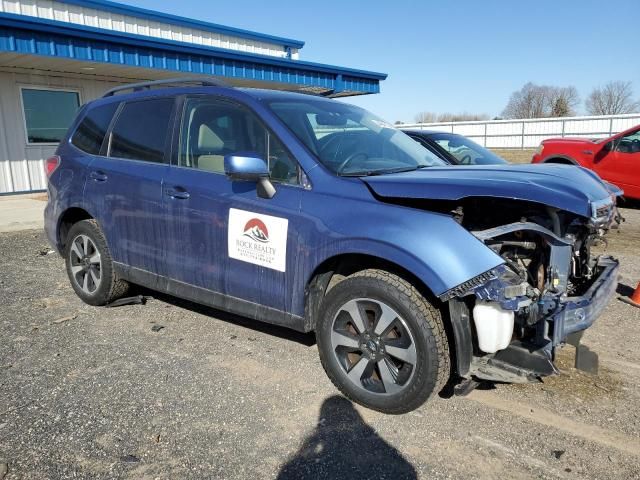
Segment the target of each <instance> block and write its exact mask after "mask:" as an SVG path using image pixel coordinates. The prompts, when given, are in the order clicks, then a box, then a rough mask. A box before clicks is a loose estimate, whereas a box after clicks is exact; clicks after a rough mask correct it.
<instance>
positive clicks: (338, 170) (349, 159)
mask: <svg viewBox="0 0 640 480" xmlns="http://www.w3.org/2000/svg"><path fill="white" fill-rule="evenodd" d="M358 157H364V160H366V159H367V158H369V155H367V154H366V153H364V152H354V153H352V154H351V155H349V156H348V157H347V158H345V159H344V160H343V161H342V163H341V164H340V166H339V167H338V168H336V173H337V174H338V175H340V174H341V173H342V172H343V171H344V169H345V168H346V167H347V165H349V164H350V163H351V162H352V161H353V160H355V159H356V158H358Z"/></svg>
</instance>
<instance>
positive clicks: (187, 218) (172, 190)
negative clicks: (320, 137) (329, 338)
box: [164, 95, 303, 321]
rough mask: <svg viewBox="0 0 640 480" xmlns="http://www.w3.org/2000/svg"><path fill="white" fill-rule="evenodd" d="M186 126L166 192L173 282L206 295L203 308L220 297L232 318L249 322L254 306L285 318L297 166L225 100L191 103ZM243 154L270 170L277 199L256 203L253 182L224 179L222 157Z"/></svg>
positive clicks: (250, 116) (245, 112) (250, 117)
mask: <svg viewBox="0 0 640 480" xmlns="http://www.w3.org/2000/svg"><path fill="white" fill-rule="evenodd" d="M181 123H182V128H181V129H180V131H179V133H177V134H176V139H175V141H174V144H175V148H174V150H175V151H176V155H174V164H173V165H172V166H171V169H170V173H169V176H168V178H167V181H166V182H165V185H164V190H165V198H166V209H167V216H168V218H169V219H170V227H169V228H170V232H169V235H168V237H167V238H168V245H167V263H168V268H169V276H170V278H171V279H173V280H175V281H177V282H179V283H178V285H180V284H188V285H192V286H195V287H199V288H200V289H202V291H201V294H202V295H208V296H209V299H208V301H207V302H206V303H212V302H211V299H212V298H214V297H215V294H218V297H215V298H216V300H215V301H214V302H213V303H217V304H218V305H219V306H223V307H224V306H225V305H224V304H222V305H221V302H232V303H233V302H235V303H234V305H232V306H229V305H227V306H226V308H228V309H230V310H236V311H237V310H241V311H245V312H247V313H248V314H251V313H250V312H248V311H247V309H251V305H252V304H253V305H256V304H257V305H261V306H265V307H268V308H270V309H273V310H274V311H276V312H275V315H276V316H277V315H279V314H278V311H279V312H282V311H287V310H288V309H289V308H288V307H287V305H290V302H291V298H290V295H288V292H289V291H290V290H291V288H290V287H291V282H292V279H293V275H294V273H295V272H294V271H295V268H296V262H295V259H294V257H295V256H296V255H295V252H296V250H297V246H298V245H297V232H296V224H297V222H296V219H297V218H298V216H299V212H300V201H301V194H302V193H303V189H302V187H300V186H299V181H298V179H299V167H298V166H297V163H296V162H295V160H293V158H292V156H291V155H290V154H289V153H288V152H287V150H286V149H285V148H284V147H283V145H282V144H281V142H280V141H279V140H278V139H277V138H276V137H275V136H273V134H272V133H271V132H270V131H269V130H268V129H267V128H265V126H264V125H263V124H262V123H261V121H260V120H259V119H258V118H257V117H256V115H255V114H254V113H253V112H252V111H251V110H249V109H248V108H247V107H245V106H242V105H240V104H238V103H235V102H231V101H229V100H227V99H223V98H220V97H215V96H210V95H207V96H204V95H203V96H191V97H187V98H186V99H185V101H184V106H183V120H182V122H181ZM239 152H244V153H247V152H252V153H253V154H254V155H257V156H260V158H264V159H265V161H268V162H269V167H270V172H271V179H272V181H273V182H274V184H275V185H276V190H277V193H276V195H275V196H274V197H273V198H270V199H266V198H261V197H260V196H258V195H257V192H256V183H255V182H232V181H231V180H230V179H229V178H228V177H227V176H226V175H225V174H224V157H225V155H229V154H234V153H239ZM211 292H214V293H213V294H212V293H211ZM211 295H214V297H211ZM287 297H289V298H288V300H289V303H287ZM239 304H241V306H242V308H238V305H239ZM256 315H257V314H256ZM277 320H278V319H277V318H272V321H277Z"/></svg>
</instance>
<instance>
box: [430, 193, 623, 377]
mask: <svg viewBox="0 0 640 480" xmlns="http://www.w3.org/2000/svg"><path fill="white" fill-rule="evenodd" d="M591 207H592V215H591V217H589V218H587V217H584V216H581V215H577V214H575V213H572V212H568V211H563V210H559V209H556V208H552V207H548V206H544V205H541V204H539V203H534V202H526V201H517V200H510V201H506V200H504V199H502V200H501V199H492V198H473V199H464V200H461V201H459V202H457V204H456V205H455V206H454V208H452V209H451V210H450V213H451V214H453V216H454V217H455V218H456V220H457V221H458V222H459V223H460V224H461V225H463V226H464V227H465V228H466V229H467V230H469V231H470V232H471V233H472V234H473V235H474V236H475V237H476V238H477V239H479V240H480V241H482V242H483V243H484V244H485V245H486V246H487V247H488V248H490V249H492V250H493V251H494V252H495V253H497V254H498V255H500V256H501V257H502V259H503V260H504V262H505V263H504V264H502V265H500V266H499V267H496V268H495V269H493V270H491V271H489V272H486V273H484V274H482V275H479V276H478V277H475V278H472V279H470V280H468V281H466V282H465V283H463V284H461V285H459V286H457V287H455V288H453V289H451V290H449V291H447V292H445V293H444V294H442V295H441V296H440V298H441V299H442V300H443V301H447V302H448V305H449V312H450V316H451V323H452V328H453V333H454V337H455V340H456V364H457V371H458V374H459V375H460V376H461V377H464V378H467V379H474V380H490V381H498V382H510V383H522V382H530V381H536V380H538V379H539V378H540V377H543V376H547V375H551V374H554V373H557V369H556V367H555V366H554V363H553V362H554V358H555V353H556V349H557V347H558V346H560V345H562V344H563V343H566V342H569V343H574V344H576V346H577V342H578V341H579V335H580V333H579V332H582V331H583V330H585V329H586V328H588V327H590V326H591V325H592V324H593V322H594V321H595V320H596V318H598V316H599V315H600V314H601V312H602V311H603V309H604V308H605V306H606V304H607V302H608V301H609V299H610V298H611V296H612V295H613V294H614V292H615V289H616V286H617V277H618V261H617V260H615V259H613V258H612V257H610V256H605V255H596V254H594V253H593V251H592V250H594V247H597V246H599V245H602V244H606V241H605V239H604V235H605V234H606V233H607V231H608V230H609V229H610V228H612V225H613V224H615V222H616V221H618V222H619V220H620V219H619V216H618V213H617V210H616V207H615V199H614V198H611V199H609V198H608V199H605V200H603V201H600V202H595V203H592V206H591Z"/></svg>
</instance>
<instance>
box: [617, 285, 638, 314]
mask: <svg viewBox="0 0 640 480" xmlns="http://www.w3.org/2000/svg"><path fill="white" fill-rule="evenodd" d="M618 298H620V300H622V301H623V302H624V303H628V304H629V305H633V306H634V307H638V308H640V282H639V283H638V286H637V287H636V289H635V290H634V291H633V293H632V294H631V297H630V298H627V297H618Z"/></svg>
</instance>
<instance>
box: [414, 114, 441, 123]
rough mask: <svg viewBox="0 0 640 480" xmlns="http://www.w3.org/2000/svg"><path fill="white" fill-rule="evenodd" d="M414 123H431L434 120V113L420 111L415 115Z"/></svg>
mask: <svg viewBox="0 0 640 480" xmlns="http://www.w3.org/2000/svg"><path fill="white" fill-rule="evenodd" d="M414 120H415V121H416V123H433V122H435V121H436V114H435V113H433V112H420V113H418V114H417V115H416V116H415V117H414Z"/></svg>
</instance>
